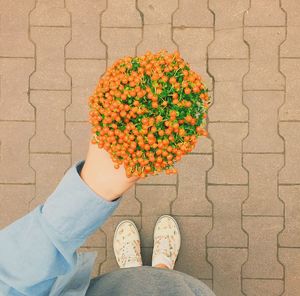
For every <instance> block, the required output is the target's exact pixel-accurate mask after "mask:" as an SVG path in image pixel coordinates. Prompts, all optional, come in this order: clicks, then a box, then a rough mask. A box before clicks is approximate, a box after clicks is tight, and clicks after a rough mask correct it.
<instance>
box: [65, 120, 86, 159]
mask: <svg viewBox="0 0 300 296" xmlns="http://www.w3.org/2000/svg"><path fill="white" fill-rule="evenodd" d="M90 129H91V126H90V124H89V123H88V122H66V135H67V136H68V137H69V138H70V139H71V144H72V149H71V150H72V163H74V162H77V161H79V160H83V159H85V158H86V154H87V152H88V145H89V140H90V135H91V131H90Z"/></svg>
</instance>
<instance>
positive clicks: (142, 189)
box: [136, 185, 176, 247]
mask: <svg viewBox="0 0 300 296" xmlns="http://www.w3.org/2000/svg"><path fill="white" fill-rule="evenodd" d="M136 199H137V200H138V201H140V202H141V205H142V229H141V238H142V246H143V247H153V230H154V226H155V223H156V221H157V219H158V218H159V217H160V216H162V215H165V214H169V215H170V205H171V202H172V201H174V200H175V199H176V187H175V186H173V185H164V186H162V185H158V186H155V185H137V186H136Z"/></svg>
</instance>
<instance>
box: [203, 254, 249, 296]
mask: <svg viewBox="0 0 300 296" xmlns="http://www.w3.org/2000/svg"><path fill="white" fill-rule="evenodd" d="M207 252H208V260H209V262H211V263H212V265H213V276H214V280H213V290H214V292H215V294H216V295H222V296H227V295H228V296H231V295H235V296H238V295H243V294H242V292H241V266H242V264H243V263H244V262H245V261H246V260H247V249H232V248H225V249H224V248H213V249H211V248H209V249H208V251H207Z"/></svg>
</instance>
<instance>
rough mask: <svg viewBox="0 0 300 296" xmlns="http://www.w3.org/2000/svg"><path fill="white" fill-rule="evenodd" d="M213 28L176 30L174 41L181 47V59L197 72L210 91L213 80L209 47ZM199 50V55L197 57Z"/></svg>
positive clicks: (174, 31)
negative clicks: (210, 74) (209, 70)
mask: <svg viewBox="0 0 300 296" xmlns="http://www.w3.org/2000/svg"><path fill="white" fill-rule="evenodd" d="M213 34H214V33H213V29H212V28H174V30H173V39H174V41H175V42H176V43H177V44H178V46H179V51H180V55H181V57H182V58H183V59H184V60H185V61H187V62H188V63H189V64H190V67H191V69H192V70H193V71H195V72H197V73H198V74H199V75H200V76H201V77H202V79H203V81H204V83H205V84H206V86H207V87H208V88H209V89H212V78H211V77H210V76H209V75H208V73H207V71H206V69H207V46H208V45H209V44H210V43H211V42H212V40H213ZM195 50H197V55H195V54H194V53H195Z"/></svg>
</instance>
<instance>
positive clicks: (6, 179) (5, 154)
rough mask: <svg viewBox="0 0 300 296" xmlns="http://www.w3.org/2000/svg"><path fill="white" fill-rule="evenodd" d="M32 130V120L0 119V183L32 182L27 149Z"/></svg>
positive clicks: (32, 174)
mask: <svg viewBox="0 0 300 296" xmlns="http://www.w3.org/2000/svg"><path fill="white" fill-rule="evenodd" d="M34 130H35V127H34V123H33V122H15V121H1V123H0V144H1V145H0V160H1V161H0V183H34V170H33V169H32V168H31V167H30V166H29V149H28V147H29V145H28V142H29V139H30V138H31V137H32V136H33V134H34ZM20 131H21V132H20Z"/></svg>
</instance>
